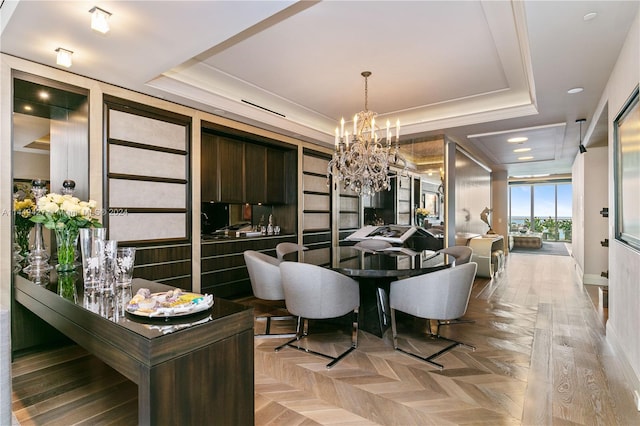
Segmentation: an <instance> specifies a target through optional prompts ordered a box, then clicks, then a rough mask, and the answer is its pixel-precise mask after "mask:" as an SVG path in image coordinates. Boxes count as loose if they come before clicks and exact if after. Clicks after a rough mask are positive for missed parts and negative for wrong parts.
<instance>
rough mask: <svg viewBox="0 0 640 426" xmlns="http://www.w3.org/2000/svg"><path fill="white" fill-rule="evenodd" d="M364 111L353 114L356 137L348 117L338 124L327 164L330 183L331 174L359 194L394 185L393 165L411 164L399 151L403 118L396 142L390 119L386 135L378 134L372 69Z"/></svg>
mask: <svg viewBox="0 0 640 426" xmlns="http://www.w3.org/2000/svg"><path fill="white" fill-rule="evenodd" d="M361 75H362V76H363V77H364V111H360V112H359V113H357V114H356V115H355V116H354V117H353V135H352V136H353V137H352V139H351V140H350V139H349V132H348V131H347V132H345V131H344V118H343V119H342V120H340V128H339V129H338V128H337V127H336V137H335V152H334V154H333V158H332V159H331V161H330V162H329V165H328V167H327V184H329V178H330V176H331V175H333V176H334V177H336V178H337V179H338V180H339V181H342V182H343V184H344V188H345V189H347V188H348V189H351V190H352V191H354V192H356V193H357V194H358V195H361V194H362V193H364V194H367V195H372V194H374V193H376V192H379V191H382V190H385V189H386V190H389V189H390V186H391V181H390V176H389V167H390V166H391V165H395V166H398V167H400V165H402V168H403V169H406V167H407V164H406V161H405V159H404V157H402V155H400V152H399V151H398V140H399V139H400V120H398V121H396V128H395V134H396V138H395V144H392V136H391V128H390V124H391V123H390V122H389V121H388V120H387V123H386V124H387V131H386V137H385V138H384V139H383V138H382V137H379V136H378V128H377V127H376V121H375V117H376V115H377V114H376V113H375V112H373V111H369V109H368V87H367V79H368V78H369V77H370V76H371V72H370V71H363V72H362V73H361Z"/></svg>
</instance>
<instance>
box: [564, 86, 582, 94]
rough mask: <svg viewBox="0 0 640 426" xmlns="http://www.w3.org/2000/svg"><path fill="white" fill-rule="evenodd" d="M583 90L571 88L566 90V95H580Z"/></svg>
mask: <svg viewBox="0 0 640 426" xmlns="http://www.w3.org/2000/svg"><path fill="white" fill-rule="evenodd" d="M583 90H584V89H583V88H582V87H572V88H571V89H569V90H567V93H569V94H570V95H575V94H576V93H580V92H582V91H583Z"/></svg>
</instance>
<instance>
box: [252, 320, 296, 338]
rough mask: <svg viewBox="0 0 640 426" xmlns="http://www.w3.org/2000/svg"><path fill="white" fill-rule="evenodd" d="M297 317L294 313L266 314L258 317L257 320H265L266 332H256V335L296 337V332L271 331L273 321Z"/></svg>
mask: <svg viewBox="0 0 640 426" xmlns="http://www.w3.org/2000/svg"><path fill="white" fill-rule="evenodd" d="M294 318H296V317H295V316H294V315H277V316H276V315H264V316H259V317H256V321H260V320H263V319H264V320H265V321H266V325H265V331H264V334H256V335H254V337H272V338H282V337H294V336H295V335H296V334H295V333H271V321H288V320H292V319H294Z"/></svg>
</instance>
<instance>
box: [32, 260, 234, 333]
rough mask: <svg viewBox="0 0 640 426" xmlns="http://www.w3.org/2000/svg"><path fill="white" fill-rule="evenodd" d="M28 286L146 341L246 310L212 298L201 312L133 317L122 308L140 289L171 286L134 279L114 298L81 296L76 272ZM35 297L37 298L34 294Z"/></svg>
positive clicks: (163, 289) (162, 288)
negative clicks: (128, 287) (133, 333)
mask: <svg viewBox="0 0 640 426" xmlns="http://www.w3.org/2000/svg"><path fill="white" fill-rule="evenodd" d="M24 277H25V278H26V276H24ZM29 284H30V285H33V286H34V287H38V288H39V289H41V290H42V291H44V292H42V293H41V294H42V296H43V297H47V298H48V297H51V296H54V297H56V296H57V297H59V298H60V299H64V300H65V301H66V302H68V303H69V304H70V305H69V308H70V309H71V308H72V307H73V306H72V305H75V309H83V310H85V311H88V312H91V313H93V314H95V315H98V316H100V317H102V318H103V319H105V320H108V321H112V322H114V323H116V324H118V325H120V326H122V327H124V328H125V329H128V330H129V331H132V332H135V333H136V334H139V335H141V336H144V337H146V338H148V339H152V338H155V337H160V336H163V335H166V334H168V333H172V332H175V331H178V330H182V329H186V328H190V327H193V326H197V325H200V324H205V323H208V322H210V321H213V320H215V319H218V318H221V317H224V316H227V315H231V314H234V313H236V312H240V311H242V310H244V309H246V307H244V306H242V305H239V304H237V303H233V302H230V301H228V300H224V299H219V298H217V297H216V298H214V304H213V306H212V307H211V308H210V309H208V310H206V311H203V312H199V313H194V314H191V315H185V316H178V317H171V318H145V317H136V316H134V315H132V314H129V313H127V312H125V306H126V304H127V303H128V302H129V300H130V299H131V297H132V295H134V294H136V292H137V291H138V290H139V289H140V288H148V289H149V290H150V291H151V292H152V293H157V292H164V291H168V290H172V289H174V288H175V287H171V286H168V285H165V284H160V283H157V282H154V281H148V280H145V279H141V278H134V280H133V282H132V285H131V288H130V289H128V290H124V291H123V290H119V291H117V292H116V294H114V295H108V296H105V295H97V294H85V293H84V291H83V290H84V286H83V282H82V278H81V277H80V278H79V277H78V273H77V272H74V273H72V274H66V275H63V276H62V277H61V278H60V277H58V276H57V274H56V272H55V271H52V272H51V276H50V282H49V283H48V284H47V285H44V286H38V285H36V284H33V283H31V282H29ZM35 296H36V297H37V294H35Z"/></svg>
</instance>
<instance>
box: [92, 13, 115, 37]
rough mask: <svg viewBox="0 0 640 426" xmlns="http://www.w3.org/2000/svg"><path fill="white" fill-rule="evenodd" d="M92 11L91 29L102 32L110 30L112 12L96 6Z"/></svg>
mask: <svg viewBox="0 0 640 426" xmlns="http://www.w3.org/2000/svg"><path fill="white" fill-rule="evenodd" d="M89 12H90V13H91V29H92V30H94V31H97V32H99V33H102V34H106V33H108V32H109V17H110V16H111V13H109V12H107V11H106V10H104V9H100V8H99V7H97V6H94V7H92V8H91V10H89Z"/></svg>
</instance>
